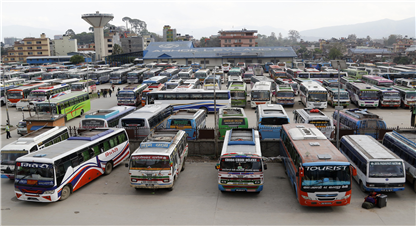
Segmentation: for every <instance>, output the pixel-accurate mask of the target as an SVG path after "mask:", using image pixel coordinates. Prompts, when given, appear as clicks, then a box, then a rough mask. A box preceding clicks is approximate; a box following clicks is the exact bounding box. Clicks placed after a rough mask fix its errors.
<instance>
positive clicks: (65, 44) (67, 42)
mask: <svg viewBox="0 0 416 226" xmlns="http://www.w3.org/2000/svg"><path fill="white" fill-rule="evenodd" d="M55 37H57V38H59V39H54V40H52V43H53V46H51V52H53V53H52V54H51V55H52V56H66V55H68V53H70V52H77V51H78V45H77V40H76V39H71V38H70V36H68V35H63V36H61V37H60V36H58V35H56V36H55Z"/></svg>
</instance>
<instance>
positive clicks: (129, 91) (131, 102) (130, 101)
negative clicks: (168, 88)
mask: <svg viewBox="0 0 416 226" xmlns="http://www.w3.org/2000/svg"><path fill="white" fill-rule="evenodd" d="M147 85H148V84H141V85H138V84H136V85H134V84H131V85H128V86H125V87H124V88H123V89H122V90H120V91H118V93H117V105H118V106H120V105H127V106H136V107H138V106H140V105H141V103H142V96H143V95H142V94H143V91H144V90H145V89H146V88H147V87H148V86H147Z"/></svg>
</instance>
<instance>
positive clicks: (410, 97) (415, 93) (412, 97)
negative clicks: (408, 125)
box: [392, 86, 416, 108]
mask: <svg viewBox="0 0 416 226" xmlns="http://www.w3.org/2000/svg"><path fill="white" fill-rule="evenodd" d="M392 88H393V89H395V90H397V91H399V93H400V106H401V107H402V108H408V107H410V106H414V105H416V89H414V88H408V87H404V86H392Z"/></svg>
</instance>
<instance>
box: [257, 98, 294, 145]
mask: <svg viewBox="0 0 416 226" xmlns="http://www.w3.org/2000/svg"><path fill="white" fill-rule="evenodd" d="M256 122H257V124H258V126H259V127H258V129H259V134H260V138H261V140H278V139H280V131H281V130H282V125H284V124H289V123H290V119H289V116H288V115H287V113H286V111H285V109H284V108H283V106H282V105H280V104H259V105H257V109H256Z"/></svg>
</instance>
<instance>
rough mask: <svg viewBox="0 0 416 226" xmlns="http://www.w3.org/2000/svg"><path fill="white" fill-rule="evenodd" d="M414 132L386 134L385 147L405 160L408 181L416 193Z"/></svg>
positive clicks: (415, 143)
mask: <svg viewBox="0 0 416 226" xmlns="http://www.w3.org/2000/svg"><path fill="white" fill-rule="evenodd" d="M415 137H416V136H415V132H414V131H393V132H387V133H386V134H384V138H383V145H384V146H385V147H386V148H388V149H389V150H390V151H392V152H394V153H395V154H396V155H397V156H400V158H401V159H403V163H404V165H405V169H406V180H407V181H409V182H410V183H411V184H412V185H413V190H414V191H415V192H416V142H415Z"/></svg>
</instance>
